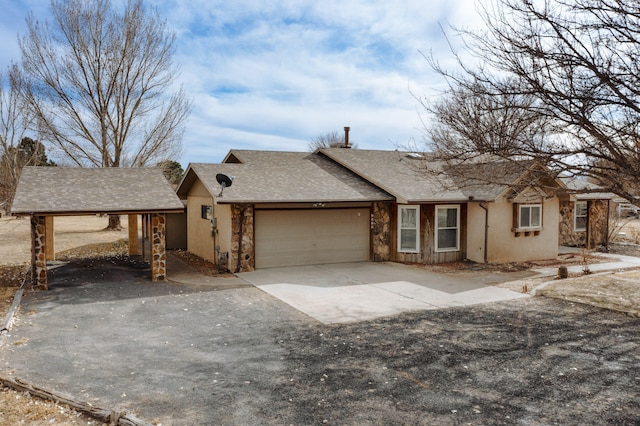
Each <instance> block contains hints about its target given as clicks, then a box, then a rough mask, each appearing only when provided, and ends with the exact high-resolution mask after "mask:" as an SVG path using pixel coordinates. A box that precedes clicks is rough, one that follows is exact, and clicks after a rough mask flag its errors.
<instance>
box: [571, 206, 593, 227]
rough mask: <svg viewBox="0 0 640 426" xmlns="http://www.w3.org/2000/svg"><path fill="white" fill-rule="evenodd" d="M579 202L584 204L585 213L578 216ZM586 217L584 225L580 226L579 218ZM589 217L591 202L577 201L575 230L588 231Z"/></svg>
mask: <svg viewBox="0 0 640 426" xmlns="http://www.w3.org/2000/svg"><path fill="white" fill-rule="evenodd" d="M578 204H580V205H583V206H584V215H580V216H578ZM579 218H584V227H581V228H578V219H579ZM588 218H589V203H588V202H587V201H576V202H575V205H574V206H573V230H574V231H575V232H586V231H587V223H588V220H589V219H588Z"/></svg>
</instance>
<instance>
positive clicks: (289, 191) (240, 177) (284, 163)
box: [178, 150, 393, 203]
mask: <svg viewBox="0 0 640 426" xmlns="http://www.w3.org/2000/svg"><path fill="white" fill-rule="evenodd" d="M225 161H227V162H226V163H223V164H203V163H192V164H190V165H189V167H188V168H187V171H186V173H185V177H184V179H183V181H182V182H181V184H180V186H179V187H178V195H180V196H181V197H186V195H187V193H188V191H189V188H190V186H191V185H192V183H193V181H194V180H195V178H196V176H197V178H199V179H200V180H201V181H202V182H203V184H204V185H205V186H206V187H207V190H208V191H209V193H210V194H212V195H218V194H219V193H220V190H221V187H220V185H219V184H218V182H217V181H216V175H217V174H218V173H222V174H226V175H229V176H233V177H234V180H233V184H232V185H231V187H229V188H226V189H225V190H224V193H223V196H222V197H220V198H218V200H217V201H218V203H277V202H291V203H305V202H307V203H308V202H325V203H326V202H351V201H383V200H393V197H392V196H390V195H389V194H388V193H386V192H385V191H383V190H381V189H380V188H378V187H376V186H375V185H372V184H371V183H369V182H367V181H366V180H364V179H362V178H361V177H359V176H358V175H356V174H355V173H352V172H350V171H349V170H347V169H345V168H344V167H341V166H340V165H338V164H336V163H335V162H333V161H331V160H329V159H328V158H326V157H324V156H321V155H316V154H311V153H308V152H278V151H242V150H232V151H230V153H229V155H227V158H226V159H225Z"/></svg>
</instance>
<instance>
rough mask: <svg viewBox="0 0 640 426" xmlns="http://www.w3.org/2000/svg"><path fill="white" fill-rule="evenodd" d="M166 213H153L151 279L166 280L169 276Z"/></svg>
mask: <svg viewBox="0 0 640 426" xmlns="http://www.w3.org/2000/svg"><path fill="white" fill-rule="evenodd" d="M165 224H166V216H165V214H164V213H152V214H151V240H150V241H151V280H152V281H164V280H165V279H166V278H167V253H166V248H165V247H166V246H165Z"/></svg>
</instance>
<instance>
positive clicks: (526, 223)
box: [518, 204, 542, 229]
mask: <svg viewBox="0 0 640 426" xmlns="http://www.w3.org/2000/svg"><path fill="white" fill-rule="evenodd" d="M518 211H519V214H518V228H520V229H537V228H542V204H520V205H519V209H518Z"/></svg>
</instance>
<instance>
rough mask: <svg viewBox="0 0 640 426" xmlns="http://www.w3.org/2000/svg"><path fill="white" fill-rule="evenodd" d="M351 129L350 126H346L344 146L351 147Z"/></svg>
mask: <svg viewBox="0 0 640 426" xmlns="http://www.w3.org/2000/svg"><path fill="white" fill-rule="evenodd" d="M349 130H351V128H350V127H345V128H344V146H343V148H351V146H350V145H349Z"/></svg>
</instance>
